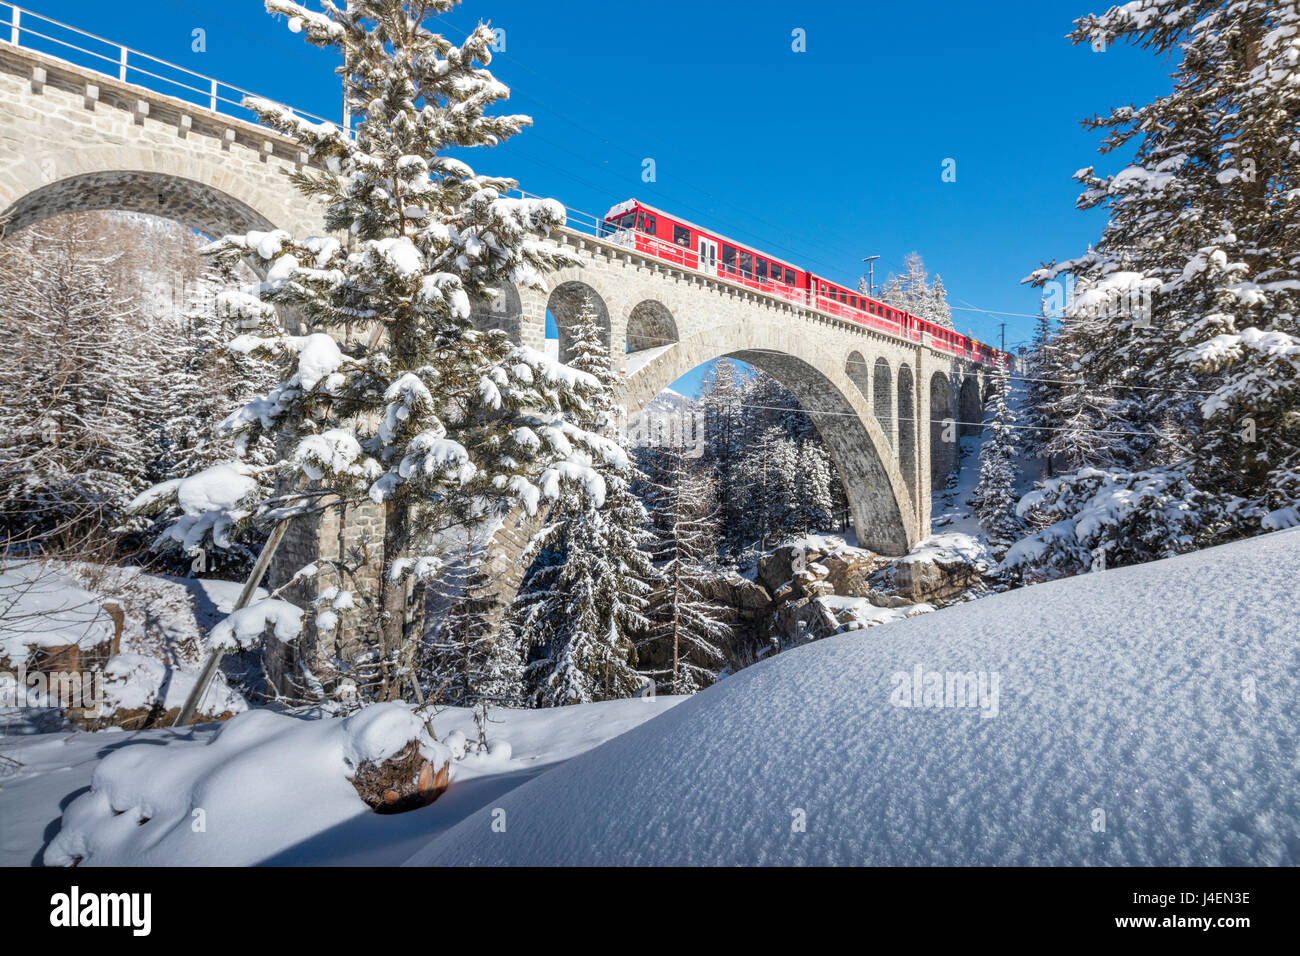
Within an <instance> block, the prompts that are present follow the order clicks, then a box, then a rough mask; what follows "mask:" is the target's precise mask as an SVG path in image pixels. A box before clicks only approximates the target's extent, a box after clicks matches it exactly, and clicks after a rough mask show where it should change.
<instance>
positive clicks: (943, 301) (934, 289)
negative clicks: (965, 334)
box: [929, 272, 956, 329]
mask: <svg viewBox="0 0 1300 956" xmlns="http://www.w3.org/2000/svg"><path fill="white" fill-rule="evenodd" d="M929 298H930V321H931V322H934V323H937V324H938V325H942V326H944V327H945V328H949V329H955V328H956V326H955V325H953V322H952V306H950V305H949V304H948V290H947V289H945V288H944V285H943V279H941V278H939V273H937V272H936V273H935V274H934V282H933V283H932V284H931V286H930V296H929Z"/></svg>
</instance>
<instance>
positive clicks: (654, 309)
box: [627, 299, 678, 353]
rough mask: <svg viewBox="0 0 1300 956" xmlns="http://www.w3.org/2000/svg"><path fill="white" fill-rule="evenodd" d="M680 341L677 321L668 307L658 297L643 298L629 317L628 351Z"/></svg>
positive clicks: (660, 346)
mask: <svg viewBox="0 0 1300 956" xmlns="http://www.w3.org/2000/svg"><path fill="white" fill-rule="evenodd" d="M676 341H678V334H677V322H676V320H675V319H674V318H673V314H672V313H671V312H669V311H668V307H667V306H666V305H664V304H663V303H662V302H659V301H658V300H656V299H643V300H642V301H640V302H638V303H637V304H636V305H634V306H633V307H632V311H631V312H629V313H628V317H627V351H628V352H629V353H631V352H641V351H644V350H645V349H654V348H662V347H663V346H666V345H672V344H673V343H674V342H676Z"/></svg>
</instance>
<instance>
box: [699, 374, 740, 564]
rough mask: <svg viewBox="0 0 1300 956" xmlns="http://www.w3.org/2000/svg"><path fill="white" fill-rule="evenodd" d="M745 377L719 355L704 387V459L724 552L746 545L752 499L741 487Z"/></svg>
mask: <svg viewBox="0 0 1300 956" xmlns="http://www.w3.org/2000/svg"><path fill="white" fill-rule="evenodd" d="M744 404H745V381H744V378H743V376H742V375H741V374H740V369H739V368H737V367H736V364H735V363H734V362H732V361H731V360H730V359H725V358H724V359H719V360H718V361H717V362H715V363H714V365H713V370H712V372H711V374H709V375H708V376H707V377H706V378H705V380H704V384H703V387H702V388H701V390H700V398H699V410H700V413H701V414H702V415H703V416H704V442H705V443H704V454H703V456H702V457H703V459H704V463H705V464H707V465H708V466H709V467H710V468H711V469H712V471H713V477H714V487H715V488H717V491H718V510H719V518H720V520H721V525H722V529H723V532H722V547H723V552H724V553H726V554H729V555H732V556H734V555H737V554H739V553H740V550H741V549H742V548H743V547H744V543H745V539H744V532H743V530H742V529H743V527H744V525H745V523H746V512H747V510H748V508H749V502H748V501H746V500H745V497H744V495H743V494H740V493H739V491H738V489H739V486H740V481H739V474H738V472H739V466H740V459H741V454H742V452H743V451H744V449H745V447H746V446H745V441H744V436H745V421H746V416H747V410H746V409H745V408H744Z"/></svg>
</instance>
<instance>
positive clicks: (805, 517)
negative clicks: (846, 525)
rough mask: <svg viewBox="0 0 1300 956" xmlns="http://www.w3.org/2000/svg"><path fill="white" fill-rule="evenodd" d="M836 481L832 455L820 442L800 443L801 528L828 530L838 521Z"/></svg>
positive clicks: (799, 495)
mask: <svg viewBox="0 0 1300 956" xmlns="http://www.w3.org/2000/svg"><path fill="white" fill-rule="evenodd" d="M834 482H835V478H834V471H833V469H832V468H831V462H830V458H828V457H827V455H826V452H825V451H824V450H823V449H822V446H821V443H820V442H814V441H806V442H804V443H803V445H801V446H800V447H799V466H798V471H797V474H796V477H795V487H796V497H797V500H798V502H799V528H798V530H799V531H802V532H804V533H807V532H809V531H818V530H825V529H829V528H830V527H832V525H833V523H834V521H835V497H834V494H833V491H832V486H833V484H834Z"/></svg>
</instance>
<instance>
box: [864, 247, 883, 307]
mask: <svg viewBox="0 0 1300 956" xmlns="http://www.w3.org/2000/svg"><path fill="white" fill-rule="evenodd" d="M879 258H880V256H863V257H862V261H863V262H865V263H866V264H867V295H869V296H871V297H872V298H873V299H874V298H875V297H876V260H877V259H879Z"/></svg>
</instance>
